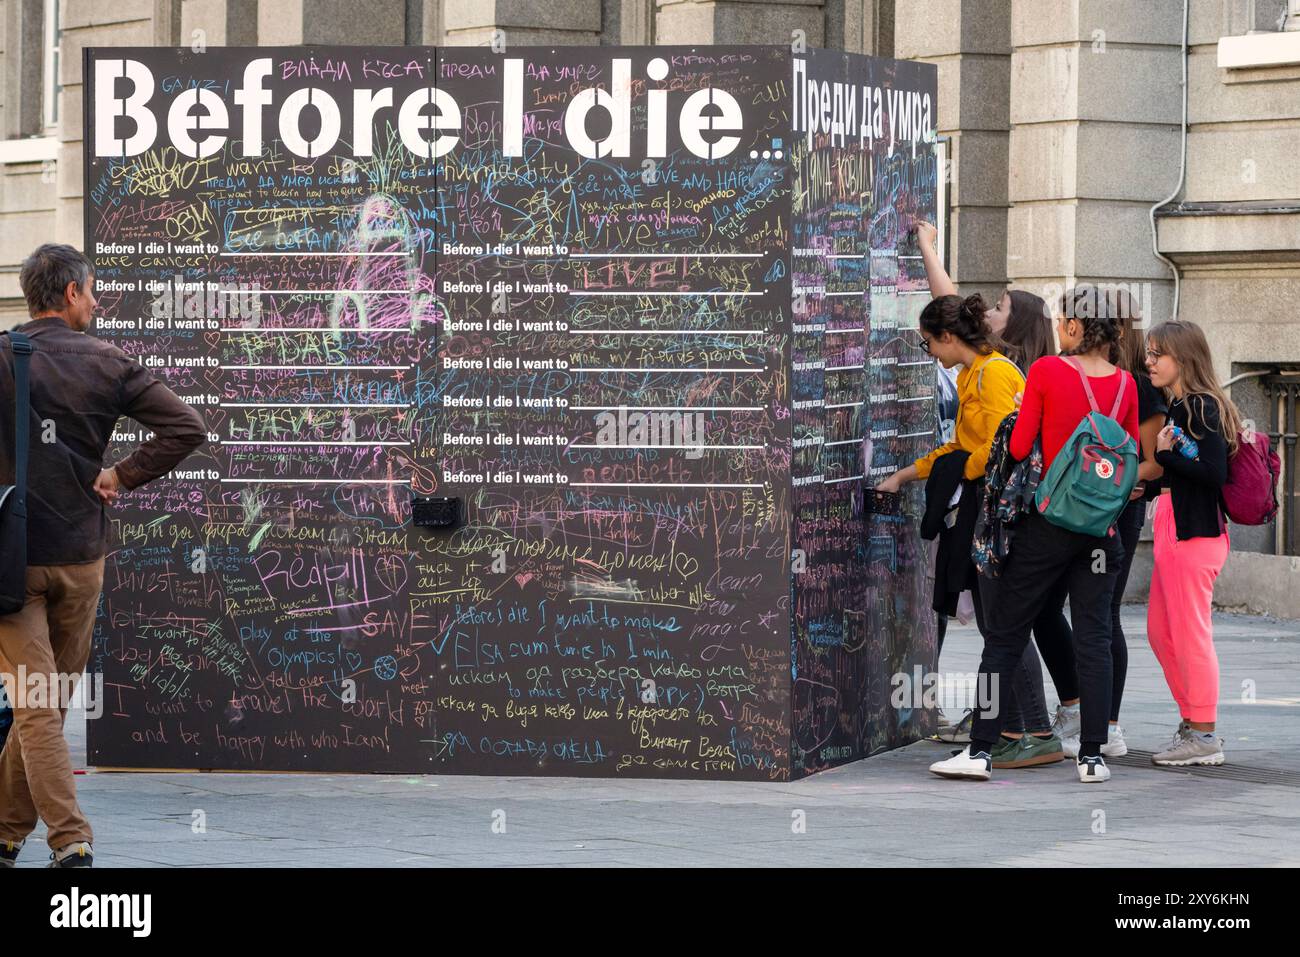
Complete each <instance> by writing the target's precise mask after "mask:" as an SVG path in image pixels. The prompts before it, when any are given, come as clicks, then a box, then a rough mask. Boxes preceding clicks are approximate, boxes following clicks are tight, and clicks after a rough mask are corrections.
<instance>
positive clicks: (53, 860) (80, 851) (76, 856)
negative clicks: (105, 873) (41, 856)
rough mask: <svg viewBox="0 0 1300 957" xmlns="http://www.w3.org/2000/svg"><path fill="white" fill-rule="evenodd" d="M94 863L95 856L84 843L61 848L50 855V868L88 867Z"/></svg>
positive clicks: (79, 842)
mask: <svg viewBox="0 0 1300 957" xmlns="http://www.w3.org/2000/svg"><path fill="white" fill-rule="evenodd" d="M94 861H95V855H94V854H93V853H92V851H91V847H90V845H89V844H87V843H86V842H85V841H78V842H77V843H76V844H69V845H68V846H67V847H61V848H59V849H58V850H57V851H55V852H54V853H53V854H51V855H50V867H90V866H91V865H92V864H93V863H94Z"/></svg>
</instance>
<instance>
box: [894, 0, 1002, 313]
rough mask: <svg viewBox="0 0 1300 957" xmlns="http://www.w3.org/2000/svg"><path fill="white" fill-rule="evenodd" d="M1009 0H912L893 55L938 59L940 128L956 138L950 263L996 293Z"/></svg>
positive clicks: (899, 13) (902, 10)
mask: <svg viewBox="0 0 1300 957" xmlns="http://www.w3.org/2000/svg"><path fill="white" fill-rule="evenodd" d="M1010 22H1011V2H1010V0H907V2H905V3H899V4H898V5H897V6H896V8H895V20H894V55H895V56H897V57H899V58H902V59H909V60H924V61H925V62H928V63H934V64H937V65H938V67H939V103H938V119H939V135H940V136H948V137H950V138H951V139H952V143H951V146H950V149H949V170H948V175H949V177H950V183H949V190H950V202H951V205H952V218H951V221H950V222H949V229H948V234H947V241H948V263H949V270H950V272H951V273H952V277H953V280H954V281H955V282H956V283H957V284H958V286H959V288H960V289H961V292H962V294H963V295H970V294H971V293H975V292H979V293H982V294H983V295H984V296H985V297H986V298H990V299H996V298H997V297H998V296H1000V295H1001V294H1002V290H1003V288H1004V287H1005V285H1006V279H1007V268H1006V267H1007V148H1008V143H1007V141H1008V98H1009V86H1010V79H1009V78H1010V71H1011V60H1010V54H1011V40H1010Z"/></svg>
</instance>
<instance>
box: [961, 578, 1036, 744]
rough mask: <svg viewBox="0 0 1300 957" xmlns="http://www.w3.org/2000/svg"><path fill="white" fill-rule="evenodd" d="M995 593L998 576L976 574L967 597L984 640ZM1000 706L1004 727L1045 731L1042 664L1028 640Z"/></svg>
mask: <svg viewBox="0 0 1300 957" xmlns="http://www.w3.org/2000/svg"><path fill="white" fill-rule="evenodd" d="M997 596H998V580H997V579H987V578H985V577H984V576H983V575H980V576H979V587H978V588H973V589H971V598H973V599H974V600H975V620H976V622H977V623H978V624H979V630H980V634H981V635H984V636H985V639H984V640H985V643H986V644H987V642H988V637H987V635H988V614H989V611H990V609H992V607H993V606H994V605H995V604H996V603H997V600H998V598H997ZM1002 706H1003V708H1005V709H1006V720H1005V721H1004V722H1003V724H1002V727H1003V728H1005V729H1006V730H1007V731H1026V732H1027V731H1046V730H1047V729H1048V728H1049V727H1050V726H1051V721H1050V719H1049V718H1048V717H1047V701H1046V700H1045V699H1044V697H1043V666H1042V664H1041V663H1040V662H1039V660H1038V652H1037V650H1036V649H1035V648H1034V643H1033V642H1032V641H1031V642H1029V643H1028V644H1026V645H1025V653H1024V654H1023V655H1021V657H1020V664H1019V665H1017V666H1016V670H1015V672H1014V673H1013V675H1012V678H1011V684H1010V685H1008V686H1007V693H1006V696H1005V697H1004V698H1003V701H1002Z"/></svg>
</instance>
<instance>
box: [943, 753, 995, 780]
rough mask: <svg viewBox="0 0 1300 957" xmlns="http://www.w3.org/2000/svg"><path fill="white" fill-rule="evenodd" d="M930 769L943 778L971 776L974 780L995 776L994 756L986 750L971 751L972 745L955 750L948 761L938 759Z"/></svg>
mask: <svg viewBox="0 0 1300 957" xmlns="http://www.w3.org/2000/svg"><path fill="white" fill-rule="evenodd" d="M930 770H931V771H932V772H933V773H935V774H937V775H939V777H941V778H969V779H970V780H972V781H987V780H988V779H989V778H990V777H992V776H993V758H992V757H990V756H989V755H988V754H987V753H986V752H984V751H981V752H980V753H979V754H976V755H972V754H971V753H970V745H967V746H966V748H965V749H964V750H962V751H955V752H953V756H952V757H950V758H948V760H946V761H936V762H934V764H932V765H930Z"/></svg>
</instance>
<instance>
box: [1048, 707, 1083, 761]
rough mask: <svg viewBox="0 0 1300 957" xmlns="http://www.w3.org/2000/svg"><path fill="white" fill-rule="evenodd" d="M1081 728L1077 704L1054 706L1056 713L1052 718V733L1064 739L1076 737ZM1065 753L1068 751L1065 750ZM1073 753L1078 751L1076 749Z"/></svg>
mask: <svg viewBox="0 0 1300 957" xmlns="http://www.w3.org/2000/svg"><path fill="white" fill-rule="evenodd" d="M1082 730H1083V729H1082V727H1081V726H1080V721H1079V706H1078V705H1077V704H1071V705H1064V704H1062V705H1057V706H1056V714H1055V715H1054V716H1053V718H1052V733H1053V734H1055V735H1056V736H1057V737H1058V738H1060V739H1061V740H1062V741H1064V740H1065V739H1066V738H1075V739H1077V738H1078V737H1079V733H1080V732H1081V731H1082ZM1065 753H1066V754H1069V753H1070V752H1069V751H1066V752H1065ZM1074 753H1075V754H1078V753H1079V752H1078V751H1077V750H1076V751H1075V752H1074Z"/></svg>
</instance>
